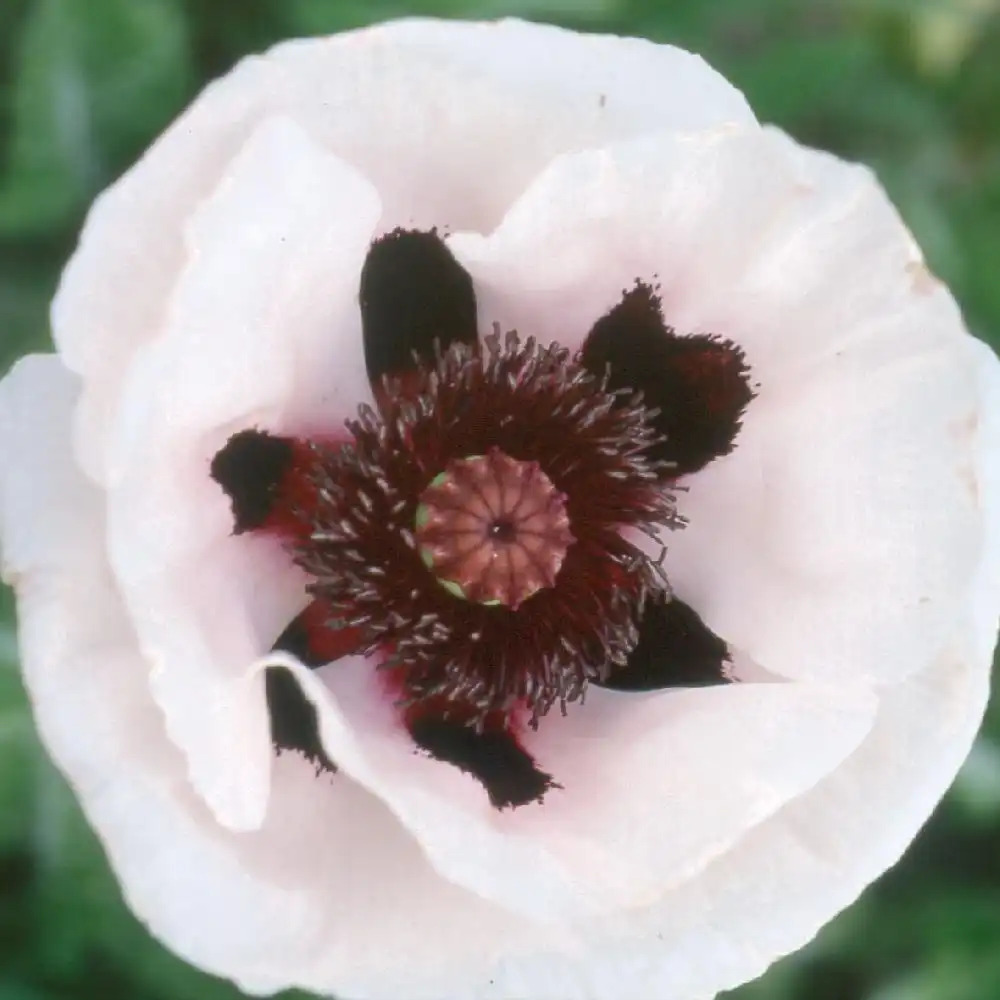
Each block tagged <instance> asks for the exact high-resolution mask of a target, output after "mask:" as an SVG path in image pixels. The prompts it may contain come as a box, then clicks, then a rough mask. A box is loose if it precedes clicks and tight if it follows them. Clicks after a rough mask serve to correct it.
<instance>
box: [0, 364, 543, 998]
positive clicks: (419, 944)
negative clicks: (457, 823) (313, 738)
mask: <svg viewBox="0 0 1000 1000" xmlns="http://www.w3.org/2000/svg"><path fill="white" fill-rule="evenodd" d="M77 392H78V390H77V385H76V379H75V377H74V376H72V375H71V374H70V373H69V372H68V371H67V370H66V369H65V368H64V367H63V366H62V365H61V363H60V362H59V361H58V359H56V358H54V357H32V358H28V359H25V360H24V361H22V362H20V363H19V364H18V366H17V367H16V368H15V369H14V371H13V372H12V373H11V375H10V376H9V377H8V378H7V379H5V380H4V382H3V383H2V386H0V443H2V447H3V452H4V456H5V461H4V464H3V466H2V468H0V526H2V530H3V537H4V539H5V550H4V558H5V567H6V571H7V573H8V575H9V576H10V577H11V578H12V579H14V581H15V583H16V585H17V587H18V612H19V621H20V640H21V647H22V661H23V667H24V674H25V680H26V683H27V687H28V691H29V694H30V696H31V699H32V703H33V705H34V709H35V716H36V720H37V723H38V726H39V729H40V731H41V734H42V738H43V739H44V741H45V744H46V746H47V747H48V749H49V751H50V753H51V754H52V756H53V757H54V759H55V761H56V763H57V764H58V765H59V767H60V768H61V769H62V770H63V771H64V773H65V774H66V776H67V778H68V779H69V780H70V782H71V784H72V785H73V787H74V790H75V791H76V793H77V795H78V796H79V797H80V800H81V802H82V805H83V807H84V810H85V812H86V814H87V817H88V819H89V821H90V822H91V823H92V824H93V826H94V828H95V829H96V831H97V833H98V835H99V836H100V838H101V840H102V842H103V844H104V846H105V848H106V850H107V852H108V856H109V859H110V861H111V864H112V865H113V867H114V868H115V871H116V873H117V875H118V877H119V878H120V879H121V881H122V885H123V888H124V891H125V895H126V898H127V899H128V902H129V905H130V906H131V907H132V908H133V909H134V910H135V911H136V913H137V914H138V915H139V917H140V918H141V919H142V920H143V921H145V922H146V923H147V924H148V925H149V927H150V930H151V931H152V932H153V933H154V934H156V935H157V936H158V937H160V938H161V939H162V940H163V941H164V942H165V943H166V944H167V945H169V946H170V947H171V948H173V949H174V950H175V951H177V952H178V953H180V954H181V955H182V956H184V957H185V958H186V959H188V960H189V961H191V962H194V963H196V964H197V965H199V966H201V967H202V968H204V969H207V970H209V971H213V972H216V973H218V974H220V975H225V976H229V977H231V978H234V979H235V980H236V981H237V982H238V983H239V984H240V985H241V986H243V987H244V988H245V989H247V990H252V991H255V992H262V993H263V992H273V991H276V990H279V989H283V988H285V987H287V986H291V985H300V986H302V987H304V988H307V989H313V990H316V991H317V992H321V993H325V994H329V993H336V994H338V995H348V996H356V997H359V998H384V1000H392V998H395V997H399V996H401V995H405V996H408V997H414V998H428V1000H431V998H440V997H442V996H454V997H456V998H457V997H460V996H465V995H468V994H467V991H466V986H467V984H468V983H470V982H475V981H476V979H477V978H480V977H483V978H484V977H485V975H486V970H488V968H489V967H490V966H491V965H492V964H493V963H494V962H495V961H496V960H497V959H498V957H499V956H500V955H501V954H504V953H505V952H509V951H511V950H513V951H514V952H518V951H520V952H524V951H526V950H529V949H530V948H531V947H533V946H534V945H535V943H536V942H537V941H538V940H539V937H538V936H537V935H536V934H535V933H534V932H533V930H532V929H531V928H530V927H526V926H525V925H524V923H523V921H514V920H512V919H511V918H509V917H507V916H505V915H504V914H503V913H502V912H500V911H498V910H495V909H493V908H491V907H489V906H487V905H486V904H485V903H483V902H482V901H481V900H478V899H476V898H475V897H473V896H471V895H469V894H467V893H465V892H464V891H462V890H461V889H459V888H457V887H455V886H452V885H449V884H448V883H446V882H444V881H443V880H441V879H440V878H439V877H438V876H437V875H436V874H435V873H434V872H433V870H432V869H431V868H430V866H429V865H428V864H427V862H426V861H425V860H424V858H423V857H422V855H421V852H420V849H419V848H418V846H417V844H416V842H415V841H414V840H412V839H411V838H410V837H409V836H408V835H407V834H406V833H405V831H404V830H403V829H402V827H400V826H399V824H398V823H396V821H395V820H394V819H393V818H392V816H391V815H390V814H389V813H388V811H387V810H386V809H385V807H384V806H383V805H381V804H380V803H379V802H378V801H377V800H376V799H374V798H373V797H372V796H370V795H369V794H367V793H366V792H364V791H363V790H362V789H361V788H360V787H358V786H357V785H355V784H354V783H353V782H351V781H350V780H349V779H348V778H347V777H346V776H345V775H342V774H341V775H337V776H335V777H334V778H332V779H324V778H317V777H316V775H315V770H314V768H313V766H312V765H311V764H309V763H308V762H306V761H305V760H303V759H302V758H301V757H299V756H298V755H297V754H287V755H283V756H282V757H281V758H280V759H279V760H278V761H277V762H276V764H275V766H274V789H273V794H272V797H271V800H270V803H269V811H268V815H267V818H266V821H265V823H264V825H263V827H262V828H261V829H260V830H259V831H256V832H254V833H252V834H235V833H230V832H228V831H225V830H223V829H221V828H220V827H219V826H217V825H216V823H215V821H214V819H213V817H212V816H211V815H210V814H209V812H208V811H207V810H206V809H205V807H204V804H203V803H202V802H201V801H200V800H199V799H198V798H197V797H196V796H195V795H194V794H193V792H192V790H191V789H190V787H189V785H188V783H187V781H186V779H185V766H186V765H185V761H184V759H183V757H182V756H181V754H180V753H179V751H178V750H177V749H176V747H174V746H173V745H172V744H171V742H170V741H169V740H168V739H167V736H166V733H165V731H164V727H163V719H162V716H161V714H160V712H159V711H158V710H157V708H156V706H155V705H154V703H153V701H152V699H151V698H150V696H149V692H148V688H147V684H146V677H147V671H148V666H147V664H146V663H145V662H144V661H143V660H142V658H141V657H140V655H139V652H138V648H137V645H136V641H135V637H134V635H133V634H132V632H131V628H130V625H129V621H128V617H127V615H126V612H125V609H124V607H123V606H122V604H121V601H120V599H119V597H118V595H117V594H116V592H115V589H114V580H113V578H112V575H111V573H110V571H109V568H108V566H107V562H106V559H105V557H104V554H103V550H102V539H103V527H104V526H103V523H102V513H101V504H100V495H99V494H98V492H97V491H96V490H95V488H94V487H93V486H92V485H91V484H89V483H88V482H86V481H85V480H84V478H83V477H82V475H81V473H80V472H79V470H78V469H77V468H76V467H75V466H74V462H73V458H72V455H71V453H70V434H69V430H70V420H71V414H72V411H73V407H74V405H75V402H76V398H77ZM40 512H44V516H40ZM549 940H550V941H551V942H552V943H553V944H557V943H558V942H559V939H558V937H552V938H550V939H549ZM387 956H389V958H388V959H387Z"/></svg>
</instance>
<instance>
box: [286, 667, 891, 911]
mask: <svg viewBox="0 0 1000 1000" xmlns="http://www.w3.org/2000/svg"><path fill="white" fill-rule="evenodd" d="M281 662H284V663H287V665H288V666H289V668H290V669H291V670H293V672H295V673H296V675H297V676H298V677H299V680H300V683H302V685H303V688H304V690H305V691H306V694H307V696H309V697H310V698H311V699H312V700H313V701H314V703H315V704H316V706H317V708H318V710H319V713H320V735H321V738H322V740H323V745H324V748H325V750H326V752H327V754H328V755H329V757H330V758H331V759H333V760H335V761H336V762H337V764H338V766H339V767H340V768H342V769H343V770H344V772H345V773H347V774H349V775H350V776H351V777H353V778H354V779H355V780H357V781H358V782H359V783H361V784H363V785H364V786H365V787H367V788H369V789H370V790H371V791H372V792H374V793H375V794H377V795H378V796H379V797H380V798H381V799H382V800H383V801H385V802H386V803H387V804H388V805H389V807H390V808H391V809H392V810H393V811H394V812H395V813H396V815H397V816H399V817H400V819H401V820H402V821H403V822H404V824H406V826H407V827H408V828H409V829H410V830H411V831H412V832H413V833H414V835H415V836H416V837H417V839H418V840H419V841H420V843H421V844H422V846H423V847H424V850H425V851H426V852H427V855H428V857H429V858H430V860H431V862H432V863H433V864H434V865H435V867H436V868H437V869H438V870H439V871H440V872H441V874H442V875H444V876H446V877H447V878H449V879H450V880H452V881H455V882H457V883H459V884H461V885H463V886H466V887H467V888H469V889H471V890H473V891H475V892H476V893H478V894H479V895H481V896H483V897H485V898H487V899H490V900H493V901H496V902H498V903H500V904H502V905H503V906H506V907H508V908H511V909H514V910H517V911H519V912H521V913H523V914H525V915H526V916H530V917H534V918H536V919H539V920H552V921H556V920H559V921H575V920H577V919H578V918H579V917H580V916H581V915H582V914H587V913H594V914H597V913H602V912H606V911H608V910H611V909H614V908H629V907H634V906H638V905H642V904H645V903H648V902H649V901H651V900H653V899H656V898H657V897H658V896H660V895H661V894H662V893H663V892H665V891H666V890H667V889H668V888H669V887H671V886H673V885H676V884H678V883H679V882H681V881H683V880H684V879H685V878H690V877H691V876H692V875H694V874H695V873H696V872H698V871H699V870H701V869H702V868H704V867H705V865H706V864H708V862H709V861H710V860H711V859H712V858H714V857H716V856H718V855H719V854H720V853H722V852H723V851H724V850H725V849H726V848H727V847H729V846H731V845H732V844H733V843H734V842H736V841H737V840H738V839H739V838H740V837H741V836H742V835H743V834H744V832H745V831H746V830H747V829H749V828H750V827H752V826H754V825H755V824H757V823H760V822H761V821H762V820H764V819H765V818H766V817H768V816H770V815H772V814H773V813H774V812H775V811H776V810H778V809H779V808H780V807H781V806H782V805H783V804H784V803H785V802H787V801H788V800H789V799H792V798H794V797H795V796H797V795H800V794H802V793H803V792H804V791H806V790H807V789H809V788H811V787H812V786H813V785H815V784H816V783H817V782H818V781H819V780H820V779H822V778H823V777H824V776H825V775H826V774H828V773H829V772H830V771H831V770H832V769H833V768H835V767H836V766H837V765H839V764H840V763H841V762H842V761H843V760H844V759H845V758H846V757H847V756H848V755H849V754H850V753H851V752H852V751H853V750H854V749H855V748H856V747H857V746H858V744H859V743H860V742H861V741H862V739H863V738H864V737H865V736H866V734H867V733H868V730H869V728H870V726H871V722H872V719H873V717H874V712H875V704H876V700H875V698H874V696H873V695H872V693H871V692H870V691H868V690H865V689H864V688H851V687H850V686H847V685H844V686H842V687H840V688H831V687H829V686H819V685H809V684H738V685H729V686H725V687H717V688H706V689H698V690H693V689H692V690H677V691H669V692H655V693H649V694H622V693H620V692H613V691H601V690H596V689H595V690H594V691H592V692H590V693H589V694H588V698H587V702H586V704H585V705H582V706H580V705H574V706H572V708H571V710H570V712H569V715H568V717H567V718H560V717H557V716H550V717H547V718H546V719H545V721H544V723H543V725H541V726H540V727H539V730H538V732H537V733H530V732H529V733H526V734H525V735H524V736H523V737H522V738H523V740H524V745H525V748H526V749H527V750H528V752H529V753H530V754H531V755H532V756H533V757H534V758H535V760H536V761H537V763H538V766H539V767H540V768H541V769H542V770H543V771H545V772H546V773H547V774H550V775H551V776H552V778H553V779H554V781H555V782H557V783H558V785H560V786H561V787H560V788H554V789H552V790H550V791H549V792H547V793H546V794H545V797H544V800H543V801H542V802H541V803H533V804H530V805H524V806H520V807H518V808H516V809H513V810H509V811H498V810H496V809H495V808H494V807H493V806H492V805H491V804H490V801H489V797H488V795H487V793H486V790H485V789H484V788H483V787H482V785H481V784H480V783H479V782H478V781H476V780H475V778H473V777H472V776H470V775H468V774H466V773H464V772H463V771H461V770H459V769H458V768H455V767H454V766H452V765H451V764H448V763H446V762H442V761H438V760H435V759H433V758H431V757H429V756H427V755H426V754H424V753H422V752H421V751H420V750H419V749H418V748H417V747H416V746H415V745H414V743H413V740H412V739H411V737H410V736H409V734H408V733H407V731H406V729H405V728H404V727H403V725H402V723H401V721H400V717H399V712H398V710H396V709H395V708H394V707H393V705H392V704H391V697H390V696H389V693H388V692H387V690H386V687H385V684H384V682H383V680H382V678H381V677H380V676H379V674H378V671H377V668H376V667H375V666H374V664H373V663H371V662H370V661H366V660H364V659H363V658H360V657H357V658H348V659H344V660H341V661H339V662H337V663H335V664H332V665H331V666H329V667H325V668H322V670H321V671H319V672H318V673H313V672H310V671H308V670H306V669H305V668H302V667H299V666H298V665H297V664H295V662H294V661H290V660H287V659H286V658H284V657H282V658H281ZM321 678H322V679H321ZM679 817H683V821H681V822H679ZM513 870H516V871H517V872H518V878H510V877H509V874H508V873H509V872H511V871H513Z"/></svg>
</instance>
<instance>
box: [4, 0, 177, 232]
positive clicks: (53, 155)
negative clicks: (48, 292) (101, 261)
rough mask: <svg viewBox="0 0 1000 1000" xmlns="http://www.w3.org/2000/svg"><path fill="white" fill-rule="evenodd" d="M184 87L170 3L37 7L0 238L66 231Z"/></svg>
mask: <svg viewBox="0 0 1000 1000" xmlns="http://www.w3.org/2000/svg"><path fill="white" fill-rule="evenodd" d="M191 83H192V81H191V73H190V64H189V59H188V51H187V35H186V31H185V24H184V19H183V16H182V12H181V10H180V7H179V6H178V5H177V4H176V3H175V2H174V0H86V2H85V3H81V2H80V0H39V2H38V3H37V4H36V5H35V7H34V9H33V11H32V13H31V15H30V17H29V19H28V21H27V24H26V25H25V27H24V32H23V35H22V38H21V47H20V52H19V59H18V71H17V76H16V79H15V82H14V93H13V135H12V139H11V145H10V153H9V158H8V163H7V167H6V170H5V171H4V173H3V175H2V177H0V236H4V235H7V236H9V235H24V234H37V233H40V232H43V231H45V230H47V229H52V228H56V227H59V226H66V225H69V224H72V223H73V222H74V221H75V219H76V216H77V215H78V214H79V212H80V210H81V209H82V208H83V206H84V205H85V204H86V203H87V202H88V201H89V200H90V199H91V198H92V197H93V195H94V194H95V193H96V192H97V191H98V190H100V188H102V187H103V186H104V185H105V184H107V183H108V181H109V180H110V179H111V178H112V177H113V176H114V175H115V174H116V173H117V172H118V171H120V170H121V169H122V168H123V167H124V166H125V165H127V163H128V162H129V161H130V160H131V159H132V158H133V157H134V156H136V154H137V153H138V152H139V151H141V150H142V148H143V147H144V146H145V145H146V144H147V143H148V142H149V140H150V139H151V138H152V137H153V136H154V135H155V134H156V133H157V132H158V131H160V130H161V129H162V128H163V126H164V125H165V124H166V123H167V122H168V121H169V120H170V119H171V118H172V117H173V116H174V115H175V114H176V112H177V111H178V110H179V109H180V107H181V105H182V104H183V102H184V100H185V98H186V97H187V96H188V94H189V93H190V90H191Z"/></svg>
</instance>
